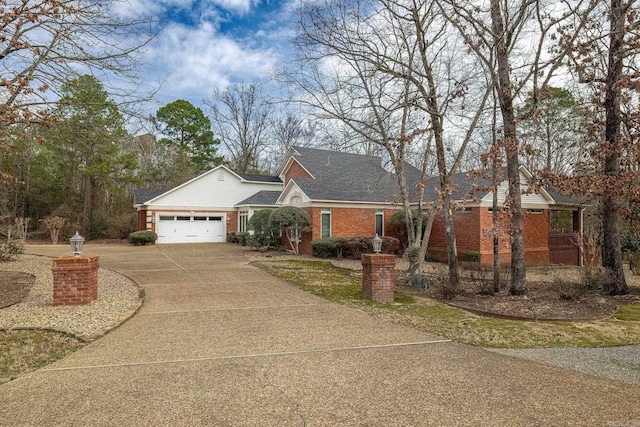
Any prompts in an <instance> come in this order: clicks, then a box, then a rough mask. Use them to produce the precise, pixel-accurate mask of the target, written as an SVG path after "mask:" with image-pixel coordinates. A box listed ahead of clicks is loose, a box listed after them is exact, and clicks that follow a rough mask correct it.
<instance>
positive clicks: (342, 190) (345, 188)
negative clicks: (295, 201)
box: [293, 147, 420, 203]
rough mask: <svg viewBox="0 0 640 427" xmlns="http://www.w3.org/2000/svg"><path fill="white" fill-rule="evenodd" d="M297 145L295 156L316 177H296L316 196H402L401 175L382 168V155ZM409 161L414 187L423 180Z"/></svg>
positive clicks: (338, 198)
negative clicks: (399, 182)
mask: <svg viewBox="0 0 640 427" xmlns="http://www.w3.org/2000/svg"><path fill="white" fill-rule="evenodd" d="M294 149H295V150H296V151H297V153H298V154H294V155H293V157H294V158H295V159H296V160H298V162H299V163H300V164H301V165H303V166H304V168H305V169H306V170H307V171H309V173H310V174H311V175H312V176H313V177H314V178H315V179H309V178H294V181H295V182H296V184H298V185H299V186H300V188H301V189H302V191H304V193H305V194H306V195H307V196H309V197H310V198H311V199H313V200H335V201H352V202H381V203H388V202H398V201H399V200H400V199H399V194H400V191H399V186H398V183H397V178H396V176H395V174H392V173H389V172H387V171H386V170H384V169H383V168H382V165H381V159H380V157H375V156H366V155H362V154H352V153H340V152H336V151H328V150H320V149H316V148H307V147H294ZM405 165H406V170H407V173H406V176H407V185H408V187H409V189H410V191H411V190H413V189H414V188H415V184H416V183H417V182H418V181H419V180H420V171H419V170H418V169H416V168H414V167H413V166H411V165H409V164H408V163H405Z"/></svg>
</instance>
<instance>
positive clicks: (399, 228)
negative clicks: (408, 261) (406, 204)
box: [389, 209, 429, 249]
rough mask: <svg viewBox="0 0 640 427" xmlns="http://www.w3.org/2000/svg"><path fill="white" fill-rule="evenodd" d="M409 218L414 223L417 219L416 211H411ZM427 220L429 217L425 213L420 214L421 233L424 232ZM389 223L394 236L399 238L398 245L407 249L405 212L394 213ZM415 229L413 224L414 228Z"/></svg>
mask: <svg viewBox="0 0 640 427" xmlns="http://www.w3.org/2000/svg"><path fill="white" fill-rule="evenodd" d="M411 218H412V219H413V221H415V220H416V219H417V218H418V211H417V210H416V209H413V210H412V211H411ZM428 220H429V216H428V215H427V214H425V213H423V214H422V232H424V230H425V228H426V226H427V221H428ZM389 223H390V224H391V226H392V227H393V229H394V230H395V232H396V234H397V235H398V236H399V237H400V243H402V247H403V248H405V249H406V248H407V246H408V244H409V242H408V233H407V223H406V221H405V212H404V210H402V209H401V210H399V211H397V212H396V213H394V214H393V215H392V216H391V218H390V219H389ZM415 227H416V225H415V222H414V228H415Z"/></svg>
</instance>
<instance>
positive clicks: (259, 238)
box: [247, 209, 279, 247]
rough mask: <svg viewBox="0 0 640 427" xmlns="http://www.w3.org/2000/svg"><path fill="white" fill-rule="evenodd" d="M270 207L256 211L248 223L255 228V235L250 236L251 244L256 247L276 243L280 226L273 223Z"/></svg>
mask: <svg viewBox="0 0 640 427" xmlns="http://www.w3.org/2000/svg"><path fill="white" fill-rule="evenodd" d="M271 212H272V211H271V210H270V209H262V210H259V211H257V212H255V213H254V214H253V215H252V216H251V218H249V222H248V224H247V226H248V228H249V229H250V230H253V236H251V238H249V244H250V245H251V246H254V247H261V246H270V245H273V244H275V243H276V241H277V237H278V231H279V227H278V225H277V224H274V223H272V222H271V221H270V220H269V219H270V217H271Z"/></svg>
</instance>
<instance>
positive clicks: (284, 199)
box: [276, 179, 311, 205]
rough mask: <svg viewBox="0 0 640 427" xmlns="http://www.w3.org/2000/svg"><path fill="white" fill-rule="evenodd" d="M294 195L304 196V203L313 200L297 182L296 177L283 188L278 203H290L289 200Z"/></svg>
mask: <svg viewBox="0 0 640 427" xmlns="http://www.w3.org/2000/svg"><path fill="white" fill-rule="evenodd" d="M293 196H300V197H301V198H302V203H303V204H309V203H310V202H311V199H310V198H309V196H307V194H306V193H305V192H304V191H302V189H301V188H300V187H299V186H298V184H296V182H295V180H294V179H291V180H290V181H289V182H288V183H287V185H286V186H285V187H284V189H283V190H282V194H280V197H278V200H276V204H278V205H289V204H290V203H289V202H290V200H291V198H292V197H293Z"/></svg>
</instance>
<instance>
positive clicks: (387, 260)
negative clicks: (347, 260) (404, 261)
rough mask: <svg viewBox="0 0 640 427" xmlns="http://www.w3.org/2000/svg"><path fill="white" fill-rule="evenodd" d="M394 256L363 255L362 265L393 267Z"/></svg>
mask: <svg viewBox="0 0 640 427" xmlns="http://www.w3.org/2000/svg"><path fill="white" fill-rule="evenodd" d="M395 263H396V256H395V255H391V254H363V255H362V264H363V265H365V264H375V265H395Z"/></svg>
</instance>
